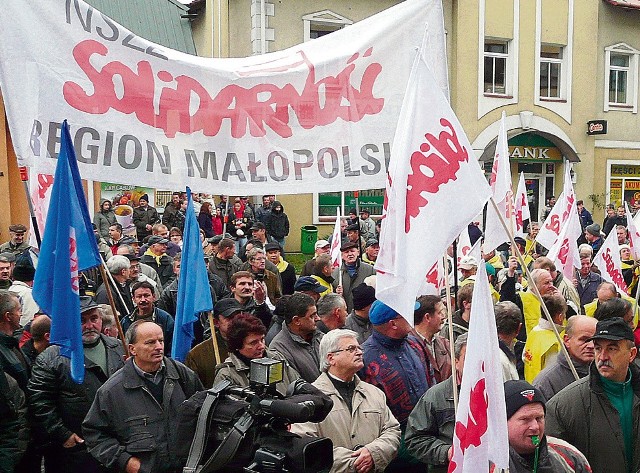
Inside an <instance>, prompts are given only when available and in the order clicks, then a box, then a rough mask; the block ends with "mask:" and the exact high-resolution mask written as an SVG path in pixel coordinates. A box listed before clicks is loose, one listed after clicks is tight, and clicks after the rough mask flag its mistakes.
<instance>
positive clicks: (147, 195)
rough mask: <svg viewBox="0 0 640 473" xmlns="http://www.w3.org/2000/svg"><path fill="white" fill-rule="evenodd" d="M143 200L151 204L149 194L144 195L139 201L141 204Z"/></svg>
mask: <svg viewBox="0 0 640 473" xmlns="http://www.w3.org/2000/svg"><path fill="white" fill-rule="evenodd" d="M141 200H144V201H145V202H147V203H149V194H142V195H141V196H140V198H139V199H138V202H140V201H141Z"/></svg>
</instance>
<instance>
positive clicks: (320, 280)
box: [311, 274, 333, 297]
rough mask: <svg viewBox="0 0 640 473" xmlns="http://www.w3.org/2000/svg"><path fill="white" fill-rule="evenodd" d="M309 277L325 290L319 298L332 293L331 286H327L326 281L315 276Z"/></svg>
mask: <svg viewBox="0 0 640 473" xmlns="http://www.w3.org/2000/svg"><path fill="white" fill-rule="evenodd" d="M311 277H312V278H313V279H315V280H316V281H318V282H319V283H320V285H321V286H323V287H326V288H327V290H326V291H324V292H321V293H320V297H322V296H324V295H326V294H331V293H332V292H333V287H332V286H331V284H329V283H328V282H327V281H325V280H324V279H322V278H321V277H320V276H316V275H315V274H312V275H311Z"/></svg>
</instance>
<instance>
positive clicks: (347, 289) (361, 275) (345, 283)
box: [331, 245, 376, 312]
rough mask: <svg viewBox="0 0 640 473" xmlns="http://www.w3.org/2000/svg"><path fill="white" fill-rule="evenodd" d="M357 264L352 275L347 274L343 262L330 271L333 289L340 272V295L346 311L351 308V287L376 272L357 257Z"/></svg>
mask: <svg viewBox="0 0 640 473" xmlns="http://www.w3.org/2000/svg"><path fill="white" fill-rule="evenodd" d="M362 247H363V248H364V245H362ZM357 264H358V268H357V270H356V274H355V275H354V276H353V277H351V276H349V273H348V271H347V268H346V267H345V265H344V263H343V264H342V266H341V267H340V268H336V269H334V270H333V273H331V276H332V277H333V279H334V281H333V283H332V284H333V289H334V291H335V289H336V288H337V287H338V282H339V281H340V274H339V273H340V272H342V297H344V301H345V302H346V303H347V312H351V311H352V310H353V295H352V292H353V289H354V288H355V287H356V286H359V285H360V284H362V283H363V282H364V280H365V278H367V277H369V276H373V275H375V274H376V270H375V269H373V266H371V265H370V264H368V263H364V262H363V261H362V260H360V259H358V263H357Z"/></svg>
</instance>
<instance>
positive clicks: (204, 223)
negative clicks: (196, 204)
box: [198, 202, 214, 238]
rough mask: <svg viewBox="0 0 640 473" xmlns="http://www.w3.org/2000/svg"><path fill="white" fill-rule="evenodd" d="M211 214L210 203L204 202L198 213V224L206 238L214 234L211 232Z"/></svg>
mask: <svg viewBox="0 0 640 473" xmlns="http://www.w3.org/2000/svg"><path fill="white" fill-rule="evenodd" d="M212 219H213V216H212V215H211V204H210V203H209V202H205V203H203V204H202V207H200V213H199V214H198V225H200V228H201V229H202V230H204V234H205V236H206V237H207V238H211V237H212V236H214V233H213V220H212Z"/></svg>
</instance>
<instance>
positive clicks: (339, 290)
mask: <svg viewBox="0 0 640 473" xmlns="http://www.w3.org/2000/svg"><path fill="white" fill-rule="evenodd" d="M343 292H344V289H342V284H341V285H340V286H338V287H336V294H340V295H342V293H343Z"/></svg>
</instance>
